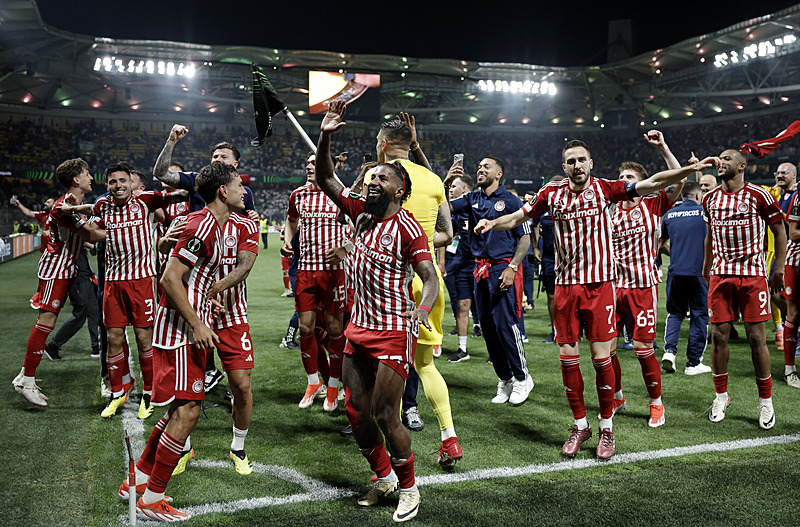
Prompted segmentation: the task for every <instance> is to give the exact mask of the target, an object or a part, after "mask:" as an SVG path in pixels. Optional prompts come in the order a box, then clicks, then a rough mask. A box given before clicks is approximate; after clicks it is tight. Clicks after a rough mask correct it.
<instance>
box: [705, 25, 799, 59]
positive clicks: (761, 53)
mask: <svg viewBox="0 0 800 527" xmlns="http://www.w3.org/2000/svg"><path fill="white" fill-rule="evenodd" d="M796 41H797V37H795V36H794V35H793V34H791V33H789V34H788V35H784V36H782V37H777V38H774V39H771V40H762V41H761V42H754V43H752V44H748V45H746V46H744V47H743V48H742V49H741V50H730V51H723V52H722V53H718V54H716V55H715V56H714V67H715V68H724V67H726V66H732V65H734V64H740V63H742V62H746V61H748V60H752V59H756V58H772V57H775V56H776V55H777V54H778V53H779V51H780V48H785V47H786V46H787V45H789V44H794V43H795V42H796ZM701 62H704V61H703V60H701Z"/></svg>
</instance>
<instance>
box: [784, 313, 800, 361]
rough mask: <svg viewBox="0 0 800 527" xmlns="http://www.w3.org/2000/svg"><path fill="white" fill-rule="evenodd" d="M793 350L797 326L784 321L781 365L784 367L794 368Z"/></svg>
mask: <svg viewBox="0 0 800 527" xmlns="http://www.w3.org/2000/svg"><path fill="white" fill-rule="evenodd" d="M795 349H797V326H795V325H794V323H793V322H792V321H791V320H789V319H786V323H785V324H784V325H783V363H784V364H785V365H786V366H794V352H795Z"/></svg>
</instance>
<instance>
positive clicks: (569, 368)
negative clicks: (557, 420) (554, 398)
mask: <svg viewBox="0 0 800 527" xmlns="http://www.w3.org/2000/svg"><path fill="white" fill-rule="evenodd" d="M559 360H560V361H561V378H562V379H563V380H564V391H565V392H566V394H567V402H568V403H569V407H570V408H571V409H572V417H574V418H575V419H585V418H586V405H585V404H584V402H583V375H581V358H580V357H579V356H578V355H561V356H560V357H559Z"/></svg>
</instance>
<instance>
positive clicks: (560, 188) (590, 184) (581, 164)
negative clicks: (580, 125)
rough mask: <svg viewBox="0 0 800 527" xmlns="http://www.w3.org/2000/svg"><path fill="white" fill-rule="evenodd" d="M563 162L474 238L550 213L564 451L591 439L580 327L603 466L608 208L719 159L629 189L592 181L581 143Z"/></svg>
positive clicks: (608, 396)
mask: <svg viewBox="0 0 800 527" xmlns="http://www.w3.org/2000/svg"><path fill="white" fill-rule="evenodd" d="M562 159H563V163H562V168H563V169H564V173H565V174H566V175H567V178H566V179H563V180H561V181H558V182H551V183H548V184H547V185H545V186H544V187H542V188H541V189H540V190H539V192H538V194H537V195H536V197H535V198H534V199H533V200H532V201H531V202H529V203H527V204H525V205H524V206H523V207H522V208H521V209H520V210H518V211H516V212H515V213H514V214H509V215H507V216H501V217H499V218H496V219H493V220H481V221H480V222H479V223H478V225H477V226H476V227H475V232H476V233H483V232H486V231H488V230H491V229H512V228H514V227H516V226H518V225H521V224H523V223H524V222H525V221H527V220H528V218H529V217H531V218H534V219H535V218H537V217H539V216H540V215H541V214H542V213H544V212H545V211H546V210H548V209H549V210H550V211H551V213H552V215H553V226H554V232H555V242H556V266H557V267H556V291H555V313H556V317H555V320H554V326H555V333H556V342H557V343H558V346H559V352H560V360H561V369H562V374H563V379H564V390H565V392H566V394H567V401H568V402H569V405H570V408H571V409H572V416H573V418H574V419H575V425H574V426H573V427H572V429H571V431H570V436H569V438H568V439H567V441H566V442H565V443H564V446H563V447H562V450H561V451H562V453H563V454H564V455H565V456H568V457H572V456H574V455H576V454H577V453H578V450H579V449H580V445H581V443H583V442H584V441H586V440H587V439H589V438H590V437H592V431H591V428H589V422H588V420H587V419H586V406H585V405H584V400H583V376H582V375H581V370H580V347H579V342H578V339H579V336H580V329H581V325H583V326H584V329H585V332H586V338H587V339H588V341H589V350H590V352H591V355H592V365H593V366H594V369H595V372H596V374H597V395H598V399H599V402H600V440H599V443H598V446H597V457H598V458H600V459H608V458H610V457H611V456H613V455H614V452H615V443H614V432H613V426H612V417H613V415H614V408H615V405H614V384H615V383H614V377H615V376H614V370H613V367H612V365H611V357H610V351H611V344H612V343H613V342H615V341H616V336H617V331H616V327H615V302H614V280H615V279H616V269H615V266H614V258H613V255H612V254H611V243H612V242H611V238H612V233H611V211H610V207H611V205H612V204H613V203H618V202H621V201H627V200H630V199H632V198H635V197H637V196H646V195H648V194H652V193H654V192H658V191H660V190H661V189H664V188H666V187H668V186H670V185H672V184H674V183H677V182H678V181H680V180H681V179H683V178H684V177H686V176H688V175H689V174H691V173H692V172H695V171H697V170H703V169H704V168H708V167H710V166H712V165H713V164H717V163H718V162H719V160H718V159H716V158H707V159H704V160H703V161H701V162H700V163H696V164H693V165H689V166H688V167H683V168H680V169H675V170H666V171H664V172H659V173H657V174H654V175H652V176H650V177H649V178H647V179H645V180H644V181H637V182H631V183H627V182H625V181H619V180H618V181H607V180H602V179H597V178H593V177H591V171H592V168H593V166H594V162H593V161H592V158H591V154H590V153H589V147H588V146H586V144H585V143H583V142H582V141H570V142H568V143H567V144H566V145H564V149H563V151H562Z"/></svg>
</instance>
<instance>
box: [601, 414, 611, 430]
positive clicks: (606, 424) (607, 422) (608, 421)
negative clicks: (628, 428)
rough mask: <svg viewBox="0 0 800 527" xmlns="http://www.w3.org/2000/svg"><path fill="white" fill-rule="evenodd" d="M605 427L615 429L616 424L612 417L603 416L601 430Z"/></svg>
mask: <svg viewBox="0 0 800 527" xmlns="http://www.w3.org/2000/svg"><path fill="white" fill-rule="evenodd" d="M605 428H608V429H609V430H612V431H613V430H614V425H613V424H612V423H611V419H610V418H609V419H603V418H602V417H601V418H600V430H603V429H605Z"/></svg>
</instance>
